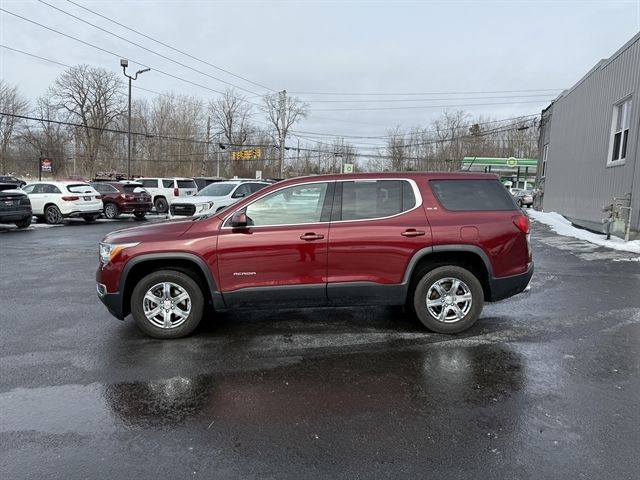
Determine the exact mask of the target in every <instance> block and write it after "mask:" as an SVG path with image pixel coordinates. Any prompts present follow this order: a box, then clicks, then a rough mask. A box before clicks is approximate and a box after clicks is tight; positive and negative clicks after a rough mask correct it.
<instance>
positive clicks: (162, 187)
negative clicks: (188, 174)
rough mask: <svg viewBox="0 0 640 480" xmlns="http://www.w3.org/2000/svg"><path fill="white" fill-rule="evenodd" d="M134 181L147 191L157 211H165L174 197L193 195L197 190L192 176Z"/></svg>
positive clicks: (138, 179)
mask: <svg viewBox="0 0 640 480" xmlns="http://www.w3.org/2000/svg"><path fill="white" fill-rule="evenodd" d="M136 182H139V183H141V184H142V186H143V187H144V189H145V190H146V191H147V192H149V194H150V195H151V199H152V200H153V205H154V207H155V209H156V212H157V213H167V212H168V211H169V205H170V204H171V203H172V202H173V200H174V199H175V198H177V197H186V196H189V195H193V194H194V193H196V192H197V191H198V186H197V185H196V182H195V181H194V180H193V179H192V178H182V177H173V178H137V179H136Z"/></svg>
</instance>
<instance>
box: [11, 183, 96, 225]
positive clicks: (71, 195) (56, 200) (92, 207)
mask: <svg viewBox="0 0 640 480" xmlns="http://www.w3.org/2000/svg"><path fill="white" fill-rule="evenodd" d="M22 191H24V192H25V193H26V194H27V195H28V196H29V200H30V201H31V208H32V210H33V216H34V217H36V218H37V219H38V220H40V221H42V220H45V221H46V222H47V223H48V224H50V225H55V224H58V223H62V220H63V219H64V218H69V217H82V218H84V220H85V221H86V222H87V223H93V222H95V221H96V219H97V218H98V217H99V216H100V214H101V213H102V197H101V196H100V194H99V193H98V192H97V191H96V190H95V189H94V188H93V187H92V186H91V185H89V184H88V183H81V182H53V181H52V182H47V181H44V182H35V183H30V184H29V185H25V186H24V187H22Z"/></svg>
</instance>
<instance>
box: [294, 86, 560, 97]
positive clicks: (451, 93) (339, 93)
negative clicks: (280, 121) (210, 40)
mask: <svg viewBox="0 0 640 480" xmlns="http://www.w3.org/2000/svg"><path fill="white" fill-rule="evenodd" d="M562 90H564V88H534V89H526V90H484V91H469V90H467V91H459V92H396V93H390V92H370V93H367V92H352V93H345V92H294V91H291V92H289V93H291V94H292V95H335V96H396V97H400V96H419V95H481V94H491V93H527V92H561V91H562Z"/></svg>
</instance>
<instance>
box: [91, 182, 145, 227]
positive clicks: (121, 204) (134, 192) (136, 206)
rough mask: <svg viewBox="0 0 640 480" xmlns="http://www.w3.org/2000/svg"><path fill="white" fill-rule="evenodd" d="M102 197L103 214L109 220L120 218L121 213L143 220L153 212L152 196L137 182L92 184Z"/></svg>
mask: <svg viewBox="0 0 640 480" xmlns="http://www.w3.org/2000/svg"><path fill="white" fill-rule="evenodd" d="M91 186H92V187H93V188H95V189H96V190H97V191H98V192H99V193H100V194H101V195H102V203H103V205H104V207H103V212H104V216H105V217H107V218H111V219H113V218H118V216H119V215H120V214H121V213H133V214H134V215H135V217H136V218H138V219H142V218H144V216H145V215H146V214H147V213H149V212H150V211H151V209H152V208H153V203H152V202H151V195H149V193H147V191H146V190H145V189H144V188H143V186H142V184H141V183H136V182H103V181H99V182H91Z"/></svg>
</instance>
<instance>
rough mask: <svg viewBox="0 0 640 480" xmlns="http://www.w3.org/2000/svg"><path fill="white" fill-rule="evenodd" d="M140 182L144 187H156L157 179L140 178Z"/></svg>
mask: <svg viewBox="0 0 640 480" xmlns="http://www.w3.org/2000/svg"><path fill="white" fill-rule="evenodd" d="M140 183H141V184H142V186H143V187H146V188H158V181H157V180H140Z"/></svg>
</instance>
